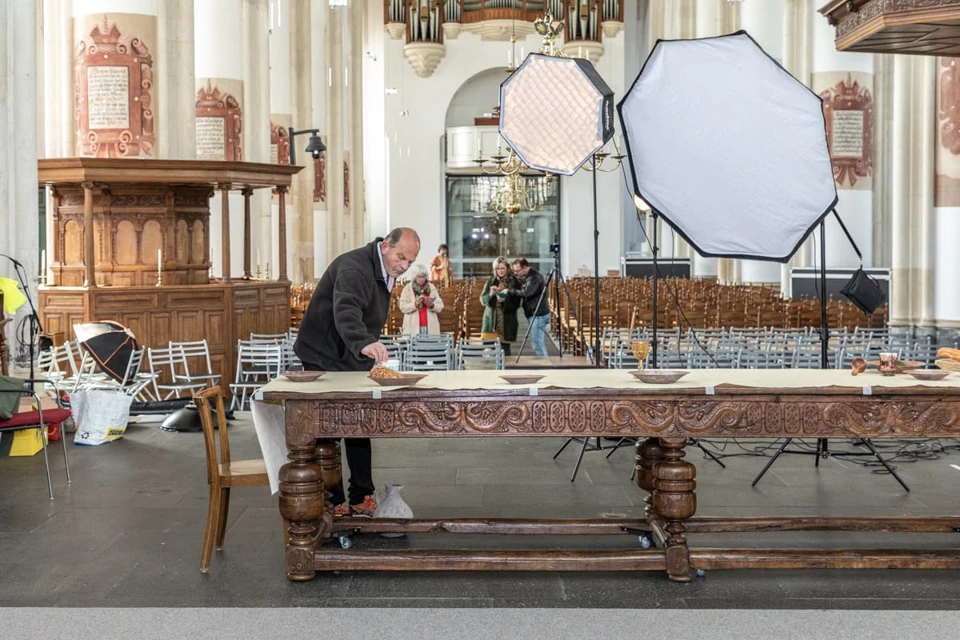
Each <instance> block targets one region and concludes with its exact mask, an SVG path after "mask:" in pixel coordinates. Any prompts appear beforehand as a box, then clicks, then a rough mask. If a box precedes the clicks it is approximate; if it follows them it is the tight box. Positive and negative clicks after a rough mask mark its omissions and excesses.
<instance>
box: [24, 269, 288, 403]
mask: <svg viewBox="0 0 960 640" xmlns="http://www.w3.org/2000/svg"><path fill="white" fill-rule="evenodd" d="M40 316H41V319H42V321H43V325H44V329H45V331H46V332H47V333H50V334H52V333H56V332H63V333H64V334H65V335H66V336H67V337H68V338H69V339H73V338H74V337H75V336H74V332H73V325H74V324H75V323H81V322H91V321H97V320H112V321H114V322H119V323H120V324H122V325H124V326H125V327H127V328H128V329H130V330H131V331H132V332H133V334H134V335H135V336H136V338H137V341H138V342H139V343H140V344H141V345H142V346H144V347H163V346H166V345H167V343H168V342H169V341H171V340H172V341H193V340H203V339H206V340H207V342H208V343H209V345H210V354H211V362H212V365H213V368H214V370H215V371H218V372H219V373H220V374H221V375H222V376H224V388H225V389H226V385H227V384H229V383H230V382H232V381H233V376H234V367H235V364H236V346H237V340H240V339H248V338H249V337H250V334H251V333H283V332H285V331H287V329H288V328H289V326H290V285H289V283H283V282H270V281H266V282H259V281H250V282H246V281H237V282H230V283H227V284H223V283H216V284H209V285H199V286H170V287H166V286H164V287H159V288H157V287H128V288H119V287H98V288H96V289H90V290H85V289H80V288H67V287H42V288H41V289H40Z"/></svg>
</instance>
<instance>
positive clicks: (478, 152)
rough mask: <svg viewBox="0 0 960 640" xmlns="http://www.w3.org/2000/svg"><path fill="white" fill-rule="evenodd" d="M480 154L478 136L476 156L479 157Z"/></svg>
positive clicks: (478, 139)
mask: <svg viewBox="0 0 960 640" xmlns="http://www.w3.org/2000/svg"><path fill="white" fill-rule="evenodd" d="M480 155H481V153H480V138H477V157H478V158H479V157H480Z"/></svg>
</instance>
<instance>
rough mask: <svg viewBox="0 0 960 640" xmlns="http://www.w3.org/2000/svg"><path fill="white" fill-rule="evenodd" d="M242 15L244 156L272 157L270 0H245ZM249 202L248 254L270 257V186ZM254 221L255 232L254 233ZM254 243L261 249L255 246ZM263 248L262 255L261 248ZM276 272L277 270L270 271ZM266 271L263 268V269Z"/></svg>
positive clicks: (254, 267)
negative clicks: (264, 225) (268, 0)
mask: <svg viewBox="0 0 960 640" xmlns="http://www.w3.org/2000/svg"><path fill="white" fill-rule="evenodd" d="M242 2H243V16H242V17H241V29H242V30H243V159H244V160H246V161H248V162H263V163H269V162H270V161H271V148H270V137H271V127H270V99H271V97H270V89H271V87H270V55H269V51H270V16H269V13H268V10H269V5H268V2H267V0H242ZM248 205H249V210H250V216H251V219H250V221H249V222H250V224H251V233H250V234H248V237H247V239H245V241H244V251H245V252H246V253H245V255H247V254H249V255H258V256H260V259H262V257H263V255H265V256H266V258H267V262H268V263H269V261H270V251H269V248H270V228H269V224H268V225H266V227H267V228H266V229H265V230H261V228H260V226H261V225H260V221H262V220H264V219H266V220H267V221H268V223H269V220H270V215H271V208H272V206H271V190H270V189H256V190H254V192H253V193H252V194H251V195H250V197H249V202H247V201H245V202H244V206H245V207H247V206H248ZM254 221H257V222H256V223H255V224H256V227H255V228H256V230H257V233H256V236H255V237H254V235H253V231H252V230H253V228H254V227H253V225H254ZM254 246H257V247H258V249H257V250H254V248H253V247H254ZM259 249H262V250H263V255H261V254H260V250H259ZM257 268H260V269H264V270H265V269H266V265H265V264H257V265H253V264H251V265H250V269H249V274H245V275H256V270H257ZM271 273H274V274H275V273H276V271H271ZM261 275H263V272H261Z"/></svg>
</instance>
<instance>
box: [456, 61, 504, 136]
mask: <svg viewBox="0 0 960 640" xmlns="http://www.w3.org/2000/svg"><path fill="white" fill-rule="evenodd" d="M506 79H507V73H506V67H501V68H495V69H487V70H486V71H483V72H481V73H480V75H478V76H476V77H474V78H470V79H468V80H467V81H466V83H465V84H463V85H461V87H460V89H458V90H457V93H456V94H455V95H454V96H453V100H451V101H450V108H449V109H447V127H448V128H449V127H470V126H473V119H474V118H476V117H477V116H482V115H484V114H487V113H493V108H494V107H495V106H497V104H499V102H500V84H501V83H502V82H503V81H504V80H506Z"/></svg>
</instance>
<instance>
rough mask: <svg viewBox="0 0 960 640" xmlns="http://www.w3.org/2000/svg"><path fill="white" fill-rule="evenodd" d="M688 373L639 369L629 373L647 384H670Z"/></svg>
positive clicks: (682, 370)
mask: <svg viewBox="0 0 960 640" xmlns="http://www.w3.org/2000/svg"><path fill="white" fill-rule="evenodd" d="M688 373H690V372H689V371H686V370H684V369H641V370H639V371H631V372H630V375H632V376H633V377H634V378H636V379H637V380H639V381H641V382H646V383H648V384H670V383H672V382H676V381H677V380H679V379H680V378H682V377H683V376H685V375H687V374H688Z"/></svg>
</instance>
